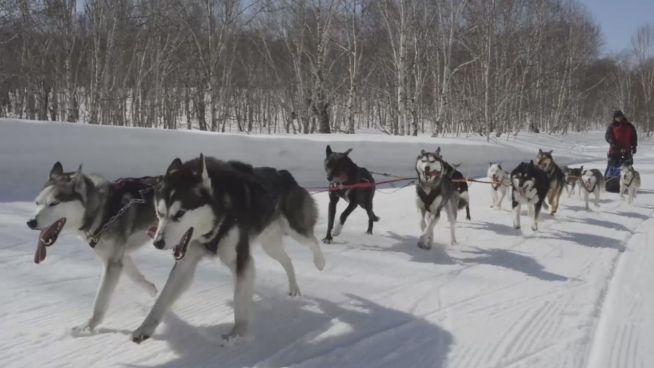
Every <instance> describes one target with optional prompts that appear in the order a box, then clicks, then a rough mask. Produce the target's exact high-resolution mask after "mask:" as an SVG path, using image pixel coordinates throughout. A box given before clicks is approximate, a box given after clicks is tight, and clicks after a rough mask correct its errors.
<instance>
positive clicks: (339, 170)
mask: <svg viewBox="0 0 654 368" xmlns="http://www.w3.org/2000/svg"><path fill="white" fill-rule="evenodd" d="M350 151H352V149H349V150H347V151H345V152H333V151H332V149H331V147H330V146H327V149H326V152H325V153H326V157H325V172H326V174H327V180H328V181H329V182H330V183H336V182H338V183H340V184H343V185H352V184H356V183H370V187H368V188H356V189H349V190H338V191H332V192H330V193H329V212H328V218H327V235H326V236H325V238H324V239H323V242H325V243H331V241H332V229H333V228H334V217H335V216H336V203H337V202H338V201H339V199H340V198H343V199H345V200H346V201H348V202H349V203H348V206H347V208H345V210H344V211H343V212H342V213H341V216H340V219H339V221H340V224H341V225H343V224H345V220H347V217H348V216H349V215H350V213H352V211H354V209H355V208H356V207H357V206H360V207H361V208H363V209H364V210H365V211H366V213H367V214H368V229H367V230H366V233H368V234H372V227H373V223H374V222H376V221H379V217H377V215H375V213H374V211H373V208H372V207H373V197H374V196H375V179H374V178H373V177H372V175H371V174H370V172H369V171H368V170H366V169H365V168H362V167H359V166H357V165H356V164H355V163H354V162H353V161H352V160H351V159H350V157H348V154H349V153H350Z"/></svg>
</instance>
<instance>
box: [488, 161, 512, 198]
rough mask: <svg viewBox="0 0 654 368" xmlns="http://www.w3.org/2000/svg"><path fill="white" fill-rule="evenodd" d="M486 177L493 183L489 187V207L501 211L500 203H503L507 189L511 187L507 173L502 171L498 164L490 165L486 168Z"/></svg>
mask: <svg viewBox="0 0 654 368" xmlns="http://www.w3.org/2000/svg"><path fill="white" fill-rule="evenodd" d="M487 176H488V178H489V179H491V180H492V181H493V184H492V185H491V186H490V189H491V198H492V203H491V207H494V208H496V209H501V208H502V201H504V197H506V193H507V191H508V188H509V187H510V186H511V181H510V179H509V173H508V172H506V171H505V170H504V169H502V168H501V166H500V165H499V164H491V165H490V166H489V167H488V172H487Z"/></svg>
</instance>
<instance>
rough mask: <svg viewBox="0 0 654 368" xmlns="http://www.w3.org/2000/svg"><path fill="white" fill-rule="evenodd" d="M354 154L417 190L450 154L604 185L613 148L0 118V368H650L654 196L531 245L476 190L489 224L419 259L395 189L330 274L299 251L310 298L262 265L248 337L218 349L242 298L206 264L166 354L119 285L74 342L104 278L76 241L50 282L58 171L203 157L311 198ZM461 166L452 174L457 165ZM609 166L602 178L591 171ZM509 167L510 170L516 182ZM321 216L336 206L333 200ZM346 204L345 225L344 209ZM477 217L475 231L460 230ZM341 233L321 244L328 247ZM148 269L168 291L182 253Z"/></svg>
mask: <svg viewBox="0 0 654 368" xmlns="http://www.w3.org/2000/svg"><path fill="white" fill-rule="evenodd" d="M326 142H330V143H332V144H333V146H334V147H335V148H337V149H341V148H343V149H344V148H348V147H350V146H353V147H354V151H353V153H352V156H353V158H354V159H355V160H356V161H359V162H362V163H365V165H367V166H368V167H370V168H371V169H373V170H377V171H386V172H392V173H397V174H399V175H411V174H412V170H413V167H412V166H413V160H414V159H415V156H416V153H417V151H418V150H419V149H420V148H422V147H424V148H429V147H434V146H437V145H441V146H442V147H443V151H444V154H445V156H446V158H449V159H450V160H451V161H454V162H462V164H463V165H462V168H463V171H465V172H466V173H468V174H469V175H482V174H483V171H485V167H486V165H487V162H488V161H491V160H502V161H504V162H507V163H512V162H516V161H519V160H522V159H526V158H530V157H533V156H534V154H535V151H536V150H537V148H538V147H543V148H550V149H551V148H553V149H554V150H555V156H556V157H559V156H560V157H562V161H566V162H572V161H585V162H587V163H586V164H585V165H586V166H587V167H589V166H590V167H598V168H603V165H604V162H603V155H604V150H605V145H604V143H603V142H602V134H601V133H599V132H598V133H593V134H579V135H571V136H567V137H563V138H561V137H551V136H541V135H524V136H519V137H518V138H512V139H511V140H509V141H506V140H500V141H497V142H491V143H486V142H484V141H483V139H477V138H471V139H462V138H459V139H448V138H443V139H438V140H434V139H431V138H426V137H425V138H422V137H421V138H393V137H386V136H374V135H367V136H355V137H349V136H318V137H313V136H312V137H245V136H235V135H213V134H196V133H183V132H162V131H152V130H140V129H116V128H103V127H90V126H76V125H63V124H62V125H60V124H38V123H24V122H15V121H1V120H0V157H1V158H2V159H1V160H0V177H1V179H0V193H1V194H0V200H2V201H4V202H3V203H0V236H1V238H2V239H3V241H2V242H0V263H1V264H2V267H0V279H2V283H0V298H1V299H2V301H3V302H2V303H0V317H1V318H0V351H1V352H2V354H0V366H2V367H32V366H37V365H38V366H47V367H69V366H73V367H84V366H125V367H151V366H163V367H215V366H222V367H243V366H257V367H282V366H295V367H462V368H463V367H466V368H467V367H470V368H479V367H529V368H533V367H547V368H552V367H586V366H592V367H594V368H598V367H607V368H608V367H648V366H653V365H654V356H653V355H652V353H651V349H649V345H648V344H649V343H650V341H652V338H654V335H652V333H651V331H652V328H651V327H652V325H653V324H654V319H652V315H651V312H650V311H651V310H653V309H654V297H653V296H652V295H653V294H652V292H651V290H654V288H652V283H653V282H654V281H653V280H654V269H653V268H652V267H648V266H649V264H651V262H650V261H651V260H652V258H653V257H654V251H653V250H652V249H651V247H648V245H650V244H652V239H653V238H652V230H651V220H650V218H651V215H652V213H654V195H653V194H650V192H648V193H642V194H641V195H640V196H639V197H638V198H637V200H636V204H635V205H634V206H627V205H626V204H622V203H621V202H620V201H619V200H618V197H617V195H615V194H603V199H602V203H601V207H600V208H599V209H593V210H592V211H585V210H584V209H583V204H582V203H581V202H580V201H578V200H577V199H576V198H571V199H569V198H567V196H566V195H564V198H563V204H562V208H561V210H560V213H559V214H558V215H557V216H556V218H552V217H551V216H549V215H544V216H543V221H542V224H541V230H540V231H539V232H538V233H533V232H531V231H530V230H527V228H528V226H524V229H523V231H522V232H521V231H517V230H514V229H513V228H512V227H511V216H510V213H509V211H508V207H509V204H508V202H505V208H504V210H502V211H497V210H493V209H490V208H489V204H490V195H489V193H488V190H489V188H488V187H487V186H485V185H481V184H473V185H472V186H471V198H472V220H471V221H466V220H462V221H461V222H460V223H459V224H458V225H457V227H458V229H457V235H458V240H459V243H460V244H459V245H457V246H453V247H452V246H446V245H444V244H446V243H447V240H448V239H449V236H448V230H447V226H446V224H445V221H444V222H443V223H441V224H439V225H438V226H437V231H436V236H435V239H437V242H438V243H439V244H442V248H443V249H441V250H438V249H434V250H432V251H425V250H421V249H418V248H417V246H416V242H417V236H418V221H417V220H418V218H417V213H416V210H415V207H414V196H415V194H414V191H413V189H412V188H405V189H402V190H398V191H394V190H389V189H383V190H380V191H379V193H378V195H377V196H376V198H375V211H376V213H377V214H378V215H379V216H380V217H381V221H380V222H379V223H377V225H376V227H375V233H374V235H372V236H368V235H365V234H364V233H363V232H364V230H365V224H366V217H365V214H364V213H362V212H360V210H357V211H355V212H354V213H353V214H352V216H351V217H350V219H349V220H348V223H347V224H346V226H345V228H344V230H343V234H342V235H341V236H340V237H338V238H336V242H335V244H332V245H325V246H323V250H324V252H325V255H326V258H327V267H326V268H325V270H324V271H322V272H319V271H316V270H315V268H314V267H313V265H312V262H311V256H310V254H309V252H308V250H306V249H305V248H303V247H300V246H298V245H296V244H294V243H291V242H290V241H289V244H288V247H287V248H288V250H289V253H290V254H291V257H292V258H293V260H294V264H295V266H296V270H297V274H298V279H299V283H300V288H301V289H302V292H303V294H304V295H303V296H302V297H298V298H291V297H288V296H286V278H285V276H284V273H283V270H282V269H281V267H280V266H279V264H277V263H276V262H275V261H273V260H271V259H270V258H268V257H267V256H265V255H264V254H263V253H262V252H261V250H260V249H257V250H256V252H255V259H256V263H257V288H256V319H255V321H254V325H253V328H252V331H251V338H250V339H248V340H246V341H240V342H239V343H237V344H235V345H231V346H225V347H221V346H220V344H221V341H220V334H221V333H224V332H225V331H226V330H227V329H228V328H229V327H230V323H231V320H232V300H231V298H232V296H231V295H232V284H231V276H230V275H229V271H228V270H227V269H226V268H225V267H223V266H221V265H220V264H219V263H217V262H216V263H214V262H210V261H207V262H204V263H202V264H201V265H200V267H199V269H198V272H197V275H196V278H195V282H194V284H193V286H192V287H191V288H190V290H189V291H188V292H187V293H186V294H185V295H183V296H182V297H181V298H180V300H179V302H178V303H177V304H176V305H175V306H174V308H173V313H170V314H169V315H168V317H167V318H166V319H165V320H164V322H163V323H162V325H161V326H160V327H159V329H158V330H157V332H156V333H155V335H154V336H153V338H152V339H151V340H148V341H146V342H145V343H143V344H141V345H136V344H133V343H132V342H131V341H130V340H129V334H130V332H131V330H132V329H134V328H136V327H137V326H138V325H139V324H140V322H141V321H142V319H143V318H144V317H145V314H146V313H147V311H148V310H149V307H150V306H151V304H152V300H151V299H150V298H149V297H148V296H146V295H143V294H142V293H141V292H140V291H139V289H137V288H136V287H134V286H133V285H132V284H131V283H130V282H129V281H124V280H123V281H121V284H120V285H119V287H118V290H117V292H116V297H115V299H114V301H113V303H112V307H111V309H110V311H109V314H108V317H107V319H106V322H105V323H104V324H103V326H102V327H101V328H100V330H99V331H98V333H97V334H96V335H93V336H86V337H74V336H72V335H71V332H70V328H71V327H73V326H75V325H78V324H81V323H82V322H84V321H85V320H86V319H87V318H88V316H89V314H90V310H91V304H92V301H93V297H94V295H95V288H96V287H97V284H98V282H99V278H100V272H99V271H100V269H99V264H98V262H97V261H96V260H95V259H94V257H93V254H92V252H91V251H90V250H89V249H88V247H87V246H85V245H83V244H82V243H81V242H80V241H79V240H77V239H75V238H74V237H73V236H71V235H64V236H62V237H61V238H60V239H59V241H58V242H57V244H56V245H55V246H54V247H53V249H51V250H50V252H49V256H48V259H47V261H46V262H45V263H43V264H41V265H38V266H37V265H35V264H34V263H33V262H32V252H33V250H34V243H35V242H36V234H35V233H33V232H31V231H29V230H28V229H27V227H26V226H25V224H24V223H25V220H26V218H27V217H28V216H29V214H30V212H31V210H32V205H31V202H30V201H31V199H32V198H31V197H32V196H33V195H34V193H35V192H36V191H37V190H38V188H39V187H40V185H42V179H43V178H44V177H45V176H46V174H47V171H48V170H49V168H50V166H51V165H52V163H53V162H54V161H55V160H61V161H62V162H63V163H64V166H65V167H68V168H74V167H76V166H77V164H78V163H83V164H84V165H85V168H86V169H87V170H88V171H92V172H99V173H104V174H106V175H107V176H109V177H118V176H128V175H147V174H156V173H158V172H161V171H163V169H165V167H166V165H167V164H168V163H169V161H170V160H171V159H172V158H173V157H174V156H177V155H179V156H182V157H183V158H189V157H191V156H193V155H195V154H197V153H199V152H200V151H203V152H205V153H206V154H211V155H216V156H219V157H222V158H234V159H242V160H246V161H249V162H251V163H254V164H257V165H273V166H278V167H285V168H289V169H290V170H291V172H292V173H293V174H295V175H296V176H298V177H299V178H300V181H301V182H302V183H304V184H306V185H324V179H323V177H324V174H323V173H322V157H323V154H324V145H325V143H326ZM450 157H451V158H450ZM589 160H590V161H593V160H594V162H589ZM506 166H511V164H507V165H506ZM637 168H638V169H639V170H640V171H641V173H642V174H643V182H644V188H645V189H647V190H651V188H652V185H651V183H652V182H654V150H653V146H652V145H651V144H650V143H649V142H642V143H641V149H640V150H639V155H638V156H637ZM315 197H316V199H317V201H318V203H319V205H320V211H321V215H323V216H324V215H325V213H326V205H327V196H326V195H325V194H324V193H321V194H317V195H316V196H315ZM342 208H343V207H342V205H341V207H340V209H341V210H342ZM461 217H463V216H461ZM325 223H326V221H325V219H324V217H323V218H321V220H320V222H319V229H318V233H319V234H321V235H322V234H323V233H324V231H325ZM136 260H137V263H138V265H139V266H140V267H141V269H142V270H143V271H144V273H145V274H146V276H147V277H148V278H150V279H151V280H153V281H154V282H155V283H156V284H157V285H158V286H161V285H163V282H164V281H165V279H166V276H167V274H168V272H169V270H170V267H171V265H172V264H173V259H172V256H171V254H169V253H168V252H161V251H157V250H156V249H154V248H153V247H149V246H146V247H144V248H143V249H141V250H140V251H139V252H138V254H137V255H136Z"/></svg>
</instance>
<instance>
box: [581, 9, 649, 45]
mask: <svg viewBox="0 0 654 368" xmlns="http://www.w3.org/2000/svg"><path fill="white" fill-rule="evenodd" d="M580 1H581V2H582V3H583V4H585V5H586V7H587V8H588V10H589V11H590V12H591V13H592V15H593V17H594V18H595V20H596V21H597V22H598V23H599V24H600V25H601V27H602V35H603V37H604V50H603V51H604V52H605V53H618V52H620V51H622V50H623V49H625V48H629V47H631V36H632V35H633V34H634V32H635V31H636V29H637V28H638V27H639V26H640V25H642V24H646V23H651V24H654V0H580Z"/></svg>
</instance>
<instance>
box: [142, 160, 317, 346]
mask: <svg viewBox="0 0 654 368" xmlns="http://www.w3.org/2000/svg"><path fill="white" fill-rule="evenodd" d="M154 202H155V206H156V207H155V208H156V213H157V218H158V224H157V228H156V232H155V234H154V241H153V244H154V246H155V247H156V248H158V249H173V250H174V251H173V254H174V257H175V259H176V263H175V265H174V266H173V268H172V270H171V272H170V275H169V276H168V280H167V281H166V284H165V286H164V288H163V290H162V291H161V293H160V294H159V296H158V297H157V300H156V301H155V303H154V306H153V307H152V309H151V310H150V313H149V314H148V316H147V317H146V318H145V320H144V321H143V323H142V324H141V326H140V327H138V328H137V329H136V330H135V331H134V332H133V333H132V340H133V341H134V342H136V343H140V342H142V341H144V340H146V339H148V338H149V337H150V336H152V333H153V332H154V330H155V329H156V327H157V326H158V325H159V323H160V322H161V319H162V318H163V316H164V314H165V313H166V311H167V310H168V309H169V308H170V306H171V305H172V304H173V303H174V302H175V300H176V299H177V298H178V297H179V296H180V295H181V294H182V293H183V292H184V290H185V289H186V288H187V287H188V286H189V285H190V284H191V280H192V278H193V274H194V272H195V269H196V266H197V264H198V262H199V261H200V260H201V259H202V258H204V257H218V258H219V259H220V260H221V262H222V263H224V264H225V265H226V266H227V267H229V269H230V270H231V271H232V274H233V276H234V278H235V283H234V285H235V287H234V327H233V329H232V330H231V332H230V333H228V334H226V335H224V336H223V337H224V338H225V339H231V338H234V337H238V336H243V335H245V334H246V332H247V330H248V327H249V325H250V320H251V317H252V313H253V306H252V296H253V291H254V274H255V270H254V261H253V259H252V256H251V253H252V252H251V244H252V242H260V243H261V244H262V246H263V249H264V250H265V252H266V253H267V254H268V255H269V256H271V257H272V258H274V259H275V260H277V261H278V262H279V263H280V264H281V265H282V267H283V268H284V270H285V271H286V275H287V277H288V283H289V289H290V291H289V294H291V295H297V294H299V293H300V291H299V287H298V285H297V282H296V279H295V272H294V269H293V264H292V263H291V259H290V258H289V256H288V254H286V252H285V250H284V247H283V244H282V238H283V236H284V235H290V236H291V237H292V238H293V239H295V240H296V241H298V242H300V243H302V244H304V245H307V246H308V247H309V248H310V249H311V251H312V253H313V263H314V264H315V266H316V267H317V268H318V269H319V270H321V269H323V267H324V265H325V259H324V257H323V254H322V252H321V250H320V244H319V243H318V240H317V239H316V237H315V236H314V233H313V229H314V226H315V224H316V220H317V218H318V213H317V210H316V204H315V202H314V200H313V198H312V197H311V196H310V195H309V193H308V192H307V191H306V190H305V189H304V188H302V187H300V186H299V185H298V183H297V182H296V181H295V179H294V178H293V176H291V174H290V173H289V172H288V171H286V170H276V169H273V168H252V167H251V166H250V165H247V164H244V163H240V162H235V161H230V162H223V161H219V160H216V159H213V158H209V157H207V158H205V157H204V156H202V155H200V157H199V158H195V159H193V160H190V161H187V162H184V163H182V161H181V160H180V159H179V158H177V159H175V160H173V161H172V163H171V164H170V166H169V167H168V169H167V171H166V174H165V175H164V177H163V179H162V182H161V183H160V184H159V186H158V187H157V189H156V191H155V197H154Z"/></svg>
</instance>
